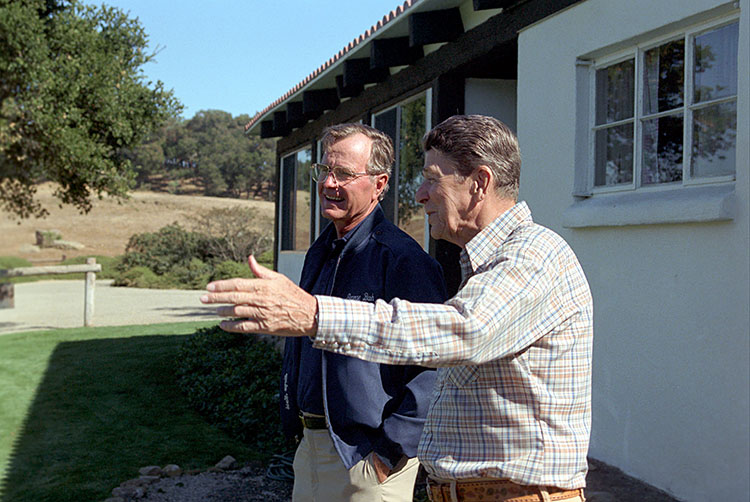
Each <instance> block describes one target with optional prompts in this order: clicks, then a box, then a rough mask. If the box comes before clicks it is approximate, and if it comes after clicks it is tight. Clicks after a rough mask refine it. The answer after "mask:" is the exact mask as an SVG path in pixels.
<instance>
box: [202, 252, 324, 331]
mask: <svg viewBox="0 0 750 502" xmlns="http://www.w3.org/2000/svg"><path fill="white" fill-rule="evenodd" d="M248 263H249V265H250V269H251V270H252V271H253V273H254V274H255V276H256V277H257V279H228V280H225V281H214V282H212V283H210V284H208V286H206V289H207V290H208V293H207V294H205V295H203V296H202V297H201V302H202V303H206V304H213V303H216V304H222V303H223V304H229V305H231V306H228V307H219V308H218V309H217V313H218V314H219V315H220V316H221V317H232V318H240V319H233V320H231V321H222V322H221V329H223V330H225V331H231V332H234V333H266V334H268V335H277V336H314V335H315V332H316V331H317V325H316V322H315V314H316V313H317V311H318V302H317V300H316V299H315V297H314V296H312V295H311V294H309V293H307V292H306V291H304V290H303V289H301V288H299V287H298V286H297V285H296V284H294V283H293V282H292V281H290V280H289V279H288V278H287V277H286V276H285V275H283V274H279V273H278V272H274V271H273V270H270V269H267V268H266V267H263V266H261V265H259V264H258V262H257V261H255V258H254V257H253V256H250V257H249V258H248Z"/></svg>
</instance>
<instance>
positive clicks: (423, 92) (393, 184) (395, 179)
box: [370, 87, 432, 250]
mask: <svg viewBox="0 0 750 502" xmlns="http://www.w3.org/2000/svg"><path fill="white" fill-rule="evenodd" d="M422 97H424V100H425V134H426V133H427V131H429V130H430V129H432V87H427V88H423V89H420V90H419V91H418V92H415V93H414V94H411V95H409V96H407V97H405V98H403V99H401V100H400V101H398V102H396V103H393V104H390V105H388V106H386V107H383V108H380V109H377V110H373V111H372V113H371V115H370V125H371V126H372V127H376V126H375V120H376V117H377V116H378V115H381V114H383V113H388V112H390V111H391V110H394V109H396V131H395V134H396V139H395V140H394V145H393V146H394V152H393V153H394V161H393V164H394V165H393V169H392V171H391V179H390V181H389V183H390V190H389V191H394V193H395V194H397V193H398V190H399V176H400V171H401V166H400V151H399V144H398V139H399V138H400V136H401V107H402V106H404V105H406V104H409V103H410V102H412V101H415V100H417V99H421V98H422ZM395 204H396V212H395V215H394V216H395V220H396V221H394V222H393V223H394V225H396V226H397V227H399V228H401V227H400V226H399V222H398V218H399V215H398V195H396V200H395ZM423 219H424V233H423V237H422V241H421V242H419V244H420V245H421V246H422V248H423V249H425V250H428V249H429V245H430V225H429V222H428V220H427V215H426V214H423Z"/></svg>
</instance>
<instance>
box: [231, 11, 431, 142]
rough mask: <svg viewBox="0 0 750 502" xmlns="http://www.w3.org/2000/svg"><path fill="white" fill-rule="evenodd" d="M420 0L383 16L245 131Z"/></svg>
mask: <svg viewBox="0 0 750 502" xmlns="http://www.w3.org/2000/svg"><path fill="white" fill-rule="evenodd" d="M419 1H420V0H406V1H405V2H404V3H403V4H402V5H399V6H398V7H396V9H394V10H392V11H391V12H390V13H388V14H386V15H385V16H383V19H381V20H380V21H378V22H377V24H374V25H372V27H371V28H370V29H369V30H367V31H365V32H364V33H362V34H361V35H360V36H358V37H357V38H355V39H354V40H352V41H351V42H349V45H347V46H346V47H344V48H343V49H341V50H340V51H339V52H338V53H337V54H336V55H334V56H333V57H332V58H330V59H329V60H328V61H326V62H325V63H323V64H322V65H321V66H320V67H319V68H318V69H317V70H315V71H314V72H312V73H311V74H309V75H308V76H307V77H305V79H304V80H302V82H300V83H299V84H297V85H295V86H294V87H292V88H291V89H290V90H289V91H287V92H286V94H284V95H283V96H281V97H280V98H279V99H277V100H276V101H274V102H273V103H271V104H270V105H268V106H267V107H265V108H264V109H263V110H262V111H260V112H258V113H256V114H255V116H254V117H253V118H252V119H250V122H248V123H247V125H246V126H245V131H247V130H248V129H250V128H251V127H253V126H254V125H255V123H256V122H258V121H259V120H260V119H261V117H263V116H264V115H265V114H266V113H268V112H269V111H270V110H272V109H273V108H275V107H276V106H278V105H279V104H281V103H283V102H284V101H286V100H287V99H289V98H290V97H292V96H293V95H294V94H295V93H297V91H299V90H300V89H302V88H303V87H304V86H305V85H307V84H308V83H309V82H310V81H312V80H313V79H314V78H315V77H317V76H318V75H320V74H321V73H323V72H324V71H326V70H327V69H328V68H330V67H331V66H333V64H334V63H336V62H337V61H338V60H340V59H341V58H343V57H344V56H345V55H346V54H348V53H349V52H350V51H351V50H352V49H354V48H355V47H357V46H358V45H359V44H361V43H362V42H364V41H365V40H367V39H368V38H370V37H371V36H373V35H374V34H375V33H377V32H378V30H380V29H382V28H383V26H385V25H386V24H388V23H390V22H391V21H393V20H394V19H396V18H397V17H398V16H400V15H401V14H403V13H404V12H405V11H406V10H407V9H408V8H409V7H411V6H413V5H415V4H416V3H418V2H419Z"/></svg>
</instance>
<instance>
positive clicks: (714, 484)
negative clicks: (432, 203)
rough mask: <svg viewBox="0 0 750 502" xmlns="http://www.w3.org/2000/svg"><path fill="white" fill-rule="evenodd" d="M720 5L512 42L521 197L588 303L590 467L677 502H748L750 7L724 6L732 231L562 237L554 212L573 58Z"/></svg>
mask: <svg viewBox="0 0 750 502" xmlns="http://www.w3.org/2000/svg"><path fill="white" fill-rule="evenodd" d="M720 5H722V3H721V2H717V1H715V0H660V1H659V2H654V1H653V0H629V1H628V2H621V1H617V0H586V1H585V2H582V3H580V4H577V5H574V6H573V7H571V8H569V9H567V10H565V11H563V12H560V13H558V14H557V15H555V16H552V17H551V18H548V19H547V20H544V21H542V22H540V23H537V24H536V25H534V26H532V27H530V28H528V29H526V30H524V31H523V32H521V34H520V36H519V58H518V59H519V67H518V128H517V130H518V135H519V140H520V143H521V152H522V157H523V168H522V178H521V198H523V199H525V200H527V201H528V203H529V205H530V207H531V209H532V212H533V214H534V217H535V219H536V220H537V221H538V222H540V223H542V224H544V225H546V226H549V227H551V228H553V229H555V230H556V231H558V232H559V233H560V234H561V235H563V236H564V237H565V238H566V240H567V241H568V242H569V243H570V244H571V245H572V247H573V249H574V250H575V251H576V253H577V255H578V256H579V258H580V260H581V262H582V264H583V267H584V269H585V271H586V274H587V276H588V278H589V281H590V284H591V288H592V291H593V294H594V301H595V345H594V373H593V379H594V380H593V385H594V395H593V400H594V403H593V404H594V410H593V413H594V416H593V432H592V442H591V450H590V454H591V456H593V457H594V458H598V459H600V460H603V461H605V462H607V463H610V464H613V465H616V466H618V467H620V468H621V469H623V470H624V471H625V472H626V473H628V474H630V475H632V476H635V477H637V478H639V479H642V480H644V481H646V482H648V483H651V484H653V485H655V486H657V487H659V488H661V489H664V490H666V491H668V492H669V493H671V494H673V495H674V496H676V497H678V498H680V499H683V500H688V501H710V500H740V499H746V498H747V496H748V493H750V481H749V479H750V314H749V311H750V251H749V248H750V223H749V221H750V220H749V219H748V213H749V212H750V211H749V210H750V202H749V201H750V181H749V174H748V170H749V167H750V152H749V146H748V144H749V143H750V141H748V138H750V70H749V68H750V67H749V65H748V59H749V55H748V52H749V51H750V35H749V24H750V23H749V22H748V20H749V16H748V12H749V11H750V0H740V1H739V2H735V3H734V6H739V7H740V9H741V18H740V41H739V47H740V54H739V59H740V66H739V91H738V104H737V111H738V129H737V138H738V140H737V175H736V182H735V195H734V219H733V220H731V221H726V222H703V223H681V224H648V225H645V224H643V225H624V226H617V227H614V226H598V227H589V228H577V229H573V228H565V227H564V226H563V212H564V211H565V210H566V208H568V207H569V206H571V204H573V202H574V200H575V199H574V197H573V196H572V191H573V186H574V164H575V162H576V156H575V145H576V130H575V120H576V99H577V96H576V58H577V57H580V56H582V55H586V54H590V53H592V52H593V51H597V50H599V49H602V48H605V47H608V46H611V45H612V44H617V43H619V42H623V41H627V40H629V39H632V38H633V37H638V36H640V35H644V34H650V33H651V32H653V33H651V34H655V33H659V30H660V29H662V28H663V27H664V26H668V25H670V24H672V23H678V24H679V23H680V21H681V20H683V19H685V18H689V17H691V16H695V15H699V14H700V13H705V12H707V11H711V10H712V9H714V8H716V7H717V6H720ZM728 5H729V6H730V7H732V6H733V4H732V3H731V2H730V3H729V4H728ZM743 138H744V139H743ZM640 210H646V211H648V208H643V207H642V208H640Z"/></svg>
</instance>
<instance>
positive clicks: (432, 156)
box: [416, 150, 475, 247]
mask: <svg viewBox="0 0 750 502" xmlns="http://www.w3.org/2000/svg"><path fill="white" fill-rule="evenodd" d="M455 166H456V164H455V163H454V162H453V160H451V159H450V158H449V157H447V156H446V155H443V154H442V153H440V152H438V151H437V150H427V152H426V153H425V158H424V168H423V169H422V176H423V177H424V181H423V182H422V184H421V185H420V186H419V189H418V190H417V193H416V199H417V202H419V203H420V204H423V205H424V212H425V213H426V214H427V217H428V219H429V222H430V235H431V236H432V238H433V239H444V240H446V241H448V242H452V243H454V244H457V245H459V246H462V247H463V246H464V245H465V244H466V243H467V242H468V241H469V240H470V239H471V236H473V235H474V234H473V233H472V234H469V232H467V231H470V230H471V229H472V228H473V227H474V226H475V225H474V223H475V222H474V218H473V216H472V206H473V203H472V196H471V193H470V189H471V184H472V179H471V176H468V177H466V178H463V179H462V178H461V177H460V176H456V175H457V173H458V171H457V170H456V167H455Z"/></svg>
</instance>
